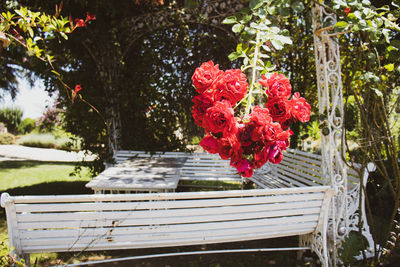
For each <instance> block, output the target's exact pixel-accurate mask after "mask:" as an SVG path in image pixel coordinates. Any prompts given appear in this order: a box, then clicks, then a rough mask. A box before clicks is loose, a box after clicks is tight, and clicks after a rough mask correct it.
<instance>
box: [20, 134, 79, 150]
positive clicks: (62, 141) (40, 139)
mask: <svg viewBox="0 0 400 267" xmlns="http://www.w3.org/2000/svg"><path fill="white" fill-rule="evenodd" d="M17 143H18V144H19V145H22V146H30V147H40V148H56V149H61V150H67V151H73V150H79V149H80V142H79V141H77V140H75V141H74V139H72V138H71V137H69V136H68V135H66V134H65V135H64V136H62V137H59V138H57V137H56V136H54V134H52V133H39V134H28V135H25V136H22V137H21V138H20V139H19V140H18V142H17Z"/></svg>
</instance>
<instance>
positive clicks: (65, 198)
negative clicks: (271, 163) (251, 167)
mask: <svg viewBox="0 0 400 267" xmlns="http://www.w3.org/2000/svg"><path fill="white" fill-rule="evenodd" d="M329 188H330V187H329V186H310V187H298V188H277V189H261V190H260V189H252V190H229V191H202V192H182V193H157V194H124V195H118V194H114V195H112V194H110V195H95V194H91V195H48V196H17V197H10V198H12V200H13V201H14V203H48V202H51V203H60V202H65V203H70V202H99V201H133V200H152V201H155V200H168V199H176V200H178V199H203V198H226V197H246V196H262V195H265V196H268V195H276V194H287V195H290V194H301V193H312V192H326V191H327V190H329Z"/></svg>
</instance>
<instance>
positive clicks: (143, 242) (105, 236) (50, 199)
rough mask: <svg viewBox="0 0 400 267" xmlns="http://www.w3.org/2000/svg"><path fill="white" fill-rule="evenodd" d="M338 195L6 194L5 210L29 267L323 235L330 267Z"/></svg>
mask: <svg viewBox="0 0 400 267" xmlns="http://www.w3.org/2000/svg"><path fill="white" fill-rule="evenodd" d="M332 194H333V192H332V190H331V189H330V187H328V186H316V187H299V188H280V189H253V190H232V191H222V192H221V191H209V192H191V193H186V192H185V193H151V194H113V195H106V194H104V195H103V194H93V195H65V196H62V195H59V196H15V197H12V196H9V195H8V194H7V193H4V194H2V196H1V206H2V207H4V208H5V209H6V215H7V226H8V235H9V245H10V248H11V247H14V248H15V250H14V251H13V252H12V253H14V254H16V255H17V256H18V257H21V258H25V259H26V261H27V262H28V261H29V254H30V253H38V252H70V251H89V250H90V251H92V250H115V249H135V248H152V247H170V246H185V245H198V244H208V243H222V242H234V241H244V240H256V239H265V238H275V237H283V236H294V235H318V236H320V237H321V241H322V244H323V248H322V250H321V251H317V252H320V253H319V254H318V253H317V254H318V255H319V256H320V258H321V261H322V262H323V264H324V265H325V266H327V265H328V254H327V253H328V252H327V237H326V233H327V230H326V229H327V222H328V210H329V203H330V201H331V198H332ZM306 248H307V247H300V248H294V249H306ZM308 248H310V247H308ZM231 251H232V250H231ZM203 253H207V252H204V251H203Z"/></svg>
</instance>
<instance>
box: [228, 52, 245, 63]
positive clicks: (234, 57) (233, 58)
mask: <svg viewBox="0 0 400 267" xmlns="http://www.w3.org/2000/svg"><path fill="white" fill-rule="evenodd" d="M241 55H242V53H238V52H232V53H230V54H229V56H228V59H229V60H230V61H234V60H235V59H237V58H239V57H240V56H241Z"/></svg>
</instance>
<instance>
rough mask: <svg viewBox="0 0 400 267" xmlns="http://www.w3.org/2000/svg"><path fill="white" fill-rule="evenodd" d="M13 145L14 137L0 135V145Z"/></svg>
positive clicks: (4, 134)
mask: <svg viewBox="0 0 400 267" xmlns="http://www.w3.org/2000/svg"><path fill="white" fill-rule="evenodd" d="M13 144H15V136H14V135H13V134H10V133H0V145H13Z"/></svg>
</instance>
